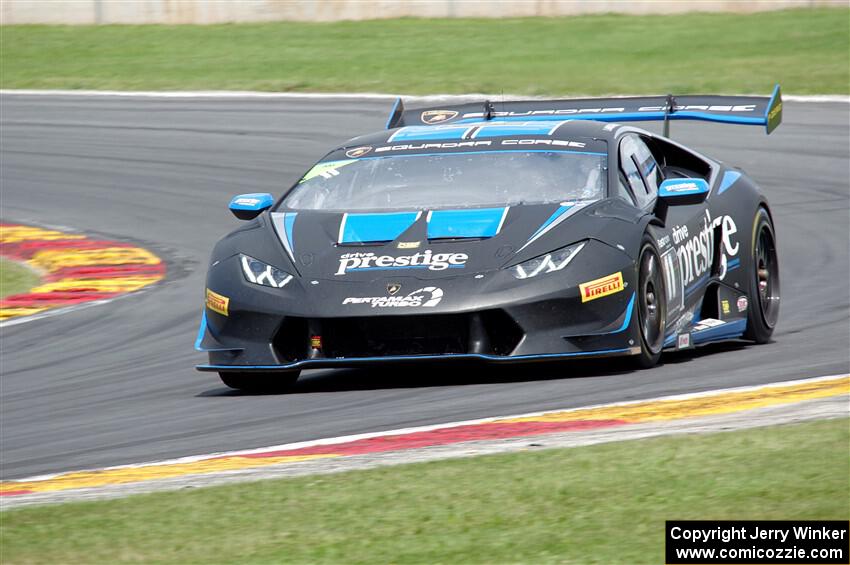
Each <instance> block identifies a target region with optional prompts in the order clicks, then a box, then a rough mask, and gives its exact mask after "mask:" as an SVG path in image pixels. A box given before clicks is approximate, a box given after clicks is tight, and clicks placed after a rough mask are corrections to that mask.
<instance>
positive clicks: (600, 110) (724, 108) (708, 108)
mask: <svg viewBox="0 0 850 565" xmlns="http://www.w3.org/2000/svg"><path fill="white" fill-rule="evenodd" d="M664 110H665V107H664V106H641V107H640V108H638V109H637V110H634V109H633V108H629V109H628V111H629V112H634V111H637V112H663V111H664ZM685 110H691V111H694V110H695V111H703V112H754V111H756V105H755V104H739V105H735V106H732V105H707V104H689V105H684V106H675V107H674V111H675V112H680V111H685ZM626 111H627V110H626V108H625V107H622V106H619V107H617V106H608V107H597V108H561V109H551V110H550V109H544V110H527V111H525V112H490V115H491V117H493V118H504V117H521V116H570V115H572V114H618V113H623V112H626ZM483 117H484V112H468V113H466V114H464V115H463V118H464V119H465V118H483ZM423 121H424V120H423ZM426 123H427V122H426Z"/></svg>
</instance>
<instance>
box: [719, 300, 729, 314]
mask: <svg viewBox="0 0 850 565" xmlns="http://www.w3.org/2000/svg"><path fill="white" fill-rule="evenodd" d="M720 308H721V309H722V310H723V313H724V314H729V313H730V312H731V311H732V307H731V306H729V301H728V300H726V299H725V298H724V299H723V300H721V301H720Z"/></svg>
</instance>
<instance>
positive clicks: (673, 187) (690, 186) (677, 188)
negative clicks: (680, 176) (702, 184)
mask: <svg viewBox="0 0 850 565" xmlns="http://www.w3.org/2000/svg"><path fill="white" fill-rule="evenodd" d="M664 190H666V191H667V192H694V191H697V192H698V191H699V190H700V188H699V186H697V183H695V182H678V183H676V184H668V185H665V186H664Z"/></svg>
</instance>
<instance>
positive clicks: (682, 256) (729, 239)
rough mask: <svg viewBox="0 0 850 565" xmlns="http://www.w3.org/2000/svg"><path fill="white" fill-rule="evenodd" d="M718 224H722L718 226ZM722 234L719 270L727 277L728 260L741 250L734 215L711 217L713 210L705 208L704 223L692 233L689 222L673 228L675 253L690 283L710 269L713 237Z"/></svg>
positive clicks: (687, 282)
mask: <svg viewBox="0 0 850 565" xmlns="http://www.w3.org/2000/svg"><path fill="white" fill-rule="evenodd" d="M715 228H719V230H716V229H715ZM716 231H717V232H719V234H720V238H721V241H720V243H721V244H720V253H721V257H720V273H719V278H720V280H723V279H724V278H725V277H726V264H727V262H728V260H729V259H728V258H729V257H734V256H735V255H737V254H738V251H739V250H740V247H741V246H740V244H739V243H738V241H737V240H736V238H735V237H734V236H735V234H736V233H738V226H737V225H735V220H733V219H732V217H731V216H718V217H717V218H713V219H712V217H711V212H709V211H708V210H706V211H705V216H704V217H703V225H702V227H701V228H700V230H699V231H698V232H697V233H696V234H695V235H693V237H690V236H689V233H688V228H687V226H676V227H674V228H673V241H674V242H676V244H677V245H678V247H677V248H676V255H677V256H678V258H679V263H680V265H681V268H682V280H683V282H684V285H685V286H687V285H689V284H691V283H692V282H694V281H695V280H696V279H697V278H699V277H700V276H701V275H703V274H704V273H705V272H707V271H708V270H709V269H710V268H711V265H712V263H713V262H714V237H715V233H716Z"/></svg>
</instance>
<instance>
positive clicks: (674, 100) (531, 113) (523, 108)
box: [387, 84, 782, 135]
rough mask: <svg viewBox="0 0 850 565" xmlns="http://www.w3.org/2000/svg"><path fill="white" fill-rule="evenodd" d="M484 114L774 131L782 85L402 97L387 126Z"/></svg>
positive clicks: (494, 117)
mask: <svg viewBox="0 0 850 565" xmlns="http://www.w3.org/2000/svg"><path fill="white" fill-rule="evenodd" d="M482 120H499V121H505V120H508V121H533V120H598V121H603V122H641V121H663V122H664V134H665V135H667V134H668V122H669V121H670V120H702V121H707V122H720V123H724V124H743V125H750V126H764V127H765V131H766V133H768V134H769V133H770V132H772V131H773V130H775V129H776V128H777V126H779V124H780V122H781V121H782V93H781V91H780V89H779V85H778V84H777V85H776V87H775V88H774V89H773V94H772V95H771V96H769V97H768V96H713V95H700V94H695V95H684V96H673V95H672V94H668V95H667V96H639V97H626V98H582V99H575V100H525V101H516V102H510V101H508V102H491V101H485V102H480V103H467V104H448V105H445V106H438V107H433V108H416V109H411V110H406V109H405V108H404V104H403V103H402V101H401V98H399V99H397V100H396V103H395V106H393V110H392V112H391V113H390V117H389V120H387V129H392V128H397V127H402V126H412V125H417V126H422V125H437V124H463V123H469V122H480V121H482Z"/></svg>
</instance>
